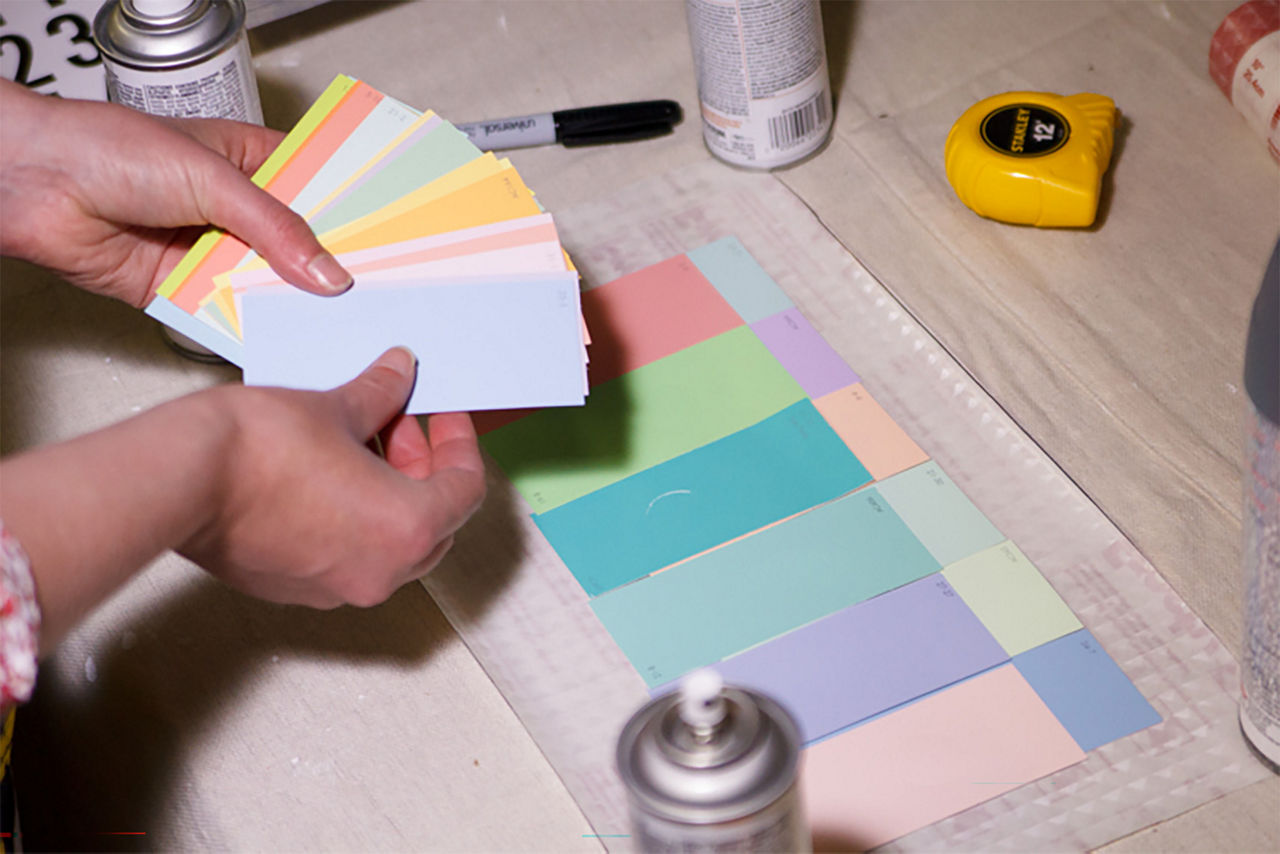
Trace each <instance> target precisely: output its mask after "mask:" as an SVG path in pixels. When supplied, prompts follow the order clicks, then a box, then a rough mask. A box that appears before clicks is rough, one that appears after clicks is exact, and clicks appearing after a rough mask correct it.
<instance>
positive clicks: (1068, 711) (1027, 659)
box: [1013, 629, 1162, 751]
mask: <svg viewBox="0 0 1280 854" xmlns="http://www.w3.org/2000/svg"><path fill="white" fill-rule="evenodd" d="M1013 664H1014V666H1015V667H1017V668H1018V672H1019V673H1021V674H1022V676H1023V678H1024V679H1026V680H1027V682H1029V683H1030V684H1031V687H1032V688H1033V689H1035V692H1036V693H1037V694H1038V695H1040V699H1042V700H1044V702H1045V705H1047V706H1048V707H1049V710H1050V711H1051V712H1053V714H1054V716H1055V717H1057V718H1058V720H1059V721H1061V722H1062V725H1063V726H1064V727H1066V729H1067V732H1069V733H1071V737H1072V738H1074V739H1075V740H1076V743H1077V744H1079V745H1080V749H1081V750H1086V751H1087V750H1093V749H1094V748H1095V747H1101V746H1102V745H1104V744H1108V743H1110V742H1112V741H1115V740H1116V739H1118V738H1124V737H1125V736H1126V735H1132V734H1133V733H1135V732H1137V731H1138V730H1142V729H1146V728H1147V727H1149V726H1152V725H1154V724H1158V723H1160V721H1161V720H1162V719H1161V717H1160V714H1159V713H1158V712H1157V711H1156V710H1155V709H1154V708H1152V706H1151V704H1150V703H1148V702H1147V700H1146V698H1145V697H1143V696H1142V693H1141V692H1140V691H1138V689H1137V688H1136V687H1135V686H1134V684H1133V683H1132V682H1130V681H1129V677H1128V676H1126V675H1125V674H1124V671H1123V670H1121V669H1120V666H1119V665H1117V664H1116V663H1115V661H1113V660H1112V659H1111V656H1109V655H1107V653H1106V650H1104V649H1103V648H1102V644H1100V643H1098V641H1097V639H1095V638H1094V636H1093V635H1092V634H1090V633H1089V630H1088V629H1081V630H1080V631H1078V632H1072V633H1071V634H1069V635H1065V636H1063V637H1060V638H1058V639H1057V640H1054V641H1050V642H1049V643H1046V644H1042V645H1041V646H1038V647H1035V648H1034V649H1029V650H1027V651H1026V652H1023V653H1020V654H1018V655H1015V656H1014V657H1013Z"/></svg>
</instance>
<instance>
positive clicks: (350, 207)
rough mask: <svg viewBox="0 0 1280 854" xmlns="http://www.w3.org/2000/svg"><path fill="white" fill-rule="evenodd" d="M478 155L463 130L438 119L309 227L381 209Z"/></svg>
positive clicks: (321, 228) (331, 225)
mask: <svg viewBox="0 0 1280 854" xmlns="http://www.w3.org/2000/svg"><path fill="white" fill-rule="evenodd" d="M479 156H480V149H478V148H476V147H475V146H474V145H473V144H472V143H471V140H470V139H468V138H467V135H466V134H465V133H463V132H462V131H460V130H458V129H457V128H455V127H454V126H453V125H451V124H449V123H448V122H441V123H440V124H439V125H437V126H436V127H435V128H434V129H432V130H431V132H430V133H427V134H424V135H423V136H422V138H421V139H419V140H418V141H417V142H415V143H413V144H412V145H409V146H406V147H405V150H404V151H403V152H401V153H400V154H399V155H398V156H396V157H395V160H393V161H392V162H390V163H388V164H387V165H385V166H383V167H382V168H381V169H380V170H379V171H378V173H377V174H375V175H373V176H372V177H370V178H369V179H368V180H367V181H365V182H364V183H363V184H361V185H360V186H358V187H355V188H354V189H352V190H351V192H349V193H347V194H346V195H344V196H343V197H342V198H340V199H338V200H337V201H336V202H334V204H333V206H332V207H330V208H328V209H327V210H325V211H324V212H323V213H322V214H320V215H319V216H318V217H316V218H315V220H314V221H313V222H312V223H311V229H312V230H313V231H314V232H315V233H316V234H323V233H325V232H326V231H330V230H332V229H335V228H337V227H339V226H342V225H346V224H347V223H349V222H352V221H353V220H357V219H359V218H360V217H362V216H366V215H368V214H371V213H373V212H374V211H377V210H381V209H382V208H385V207H386V206H387V205H389V204H391V203H392V202H394V201H396V200H397V199H399V198H401V197H402V196H406V195H408V194H409V193H411V192H412V191H414V190H417V189H418V188H420V187H423V186H426V185H427V184H430V183H431V182H432V181H434V180H436V179H437V178H442V177H444V176H445V175H447V174H449V173H450V172H452V171H453V170H454V169H457V168H458V167H460V166H464V165H466V164H467V163H470V162H471V161H472V160H475V159H476V158H477V157H479Z"/></svg>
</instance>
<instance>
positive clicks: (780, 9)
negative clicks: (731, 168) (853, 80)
mask: <svg viewBox="0 0 1280 854" xmlns="http://www.w3.org/2000/svg"><path fill="white" fill-rule="evenodd" d="M686 11H687V13H688V18H689V40H690V42H691V43H692V45H693V65H694V69H695V71H696V72H697V75H698V100H699V102H700V106H701V108H702V109H701V112H702V138H703V140H704V141H705V142H706V144H707V148H708V149H710V150H711V153H712V154H714V155H715V156H716V157H719V158H720V159H721V160H724V161H726V162H727V163H732V164H734V165H735V166H743V167H747V168H752V169H775V168H778V167H781V166H789V165H791V164H793V163H795V162H797V161H799V160H802V159H803V158H805V157H808V156H809V155H810V154H813V153H814V152H816V151H817V150H818V149H819V148H821V147H822V146H823V145H824V144H825V143H826V141H827V138H828V137H829V136H830V135H831V82H830V77H829V75H828V72H827V50H826V45H825V44H824V43H823V41H822V17H821V14H820V11H819V8H818V0H686Z"/></svg>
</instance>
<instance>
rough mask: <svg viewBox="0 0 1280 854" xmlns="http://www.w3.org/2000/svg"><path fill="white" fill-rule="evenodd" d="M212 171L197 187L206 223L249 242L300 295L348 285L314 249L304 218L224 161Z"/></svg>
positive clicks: (329, 256)
mask: <svg viewBox="0 0 1280 854" xmlns="http://www.w3.org/2000/svg"><path fill="white" fill-rule="evenodd" d="M215 157H216V156H215ZM217 159H218V160H221V158H217ZM217 172H218V174H217V175H216V177H214V178H212V179H211V180H210V181H208V182H206V184H205V186H204V187H203V188H202V191H203V195H204V196H205V199H204V200H203V206H204V208H205V211H206V214H207V216H208V219H209V222H210V223H212V224H213V225H216V226H218V227H219V228H221V229H224V230H225V231H229V232H230V233H232V234H234V235H235V236H236V237H238V238H240V239H241V240H242V241H244V242H245V243H247V244H249V246H250V247H252V248H253V250H254V251H255V252H257V253H258V254H259V255H261V256H262V258H263V260H265V261H266V262H267V263H268V264H270V265H271V268H272V269H273V270H275V271H276V273H278V274H279V275H280V278H282V279H284V280H285V281H286V282H289V283H290V284H292V285H295V286H297V287H299V288H301V289H302V290H304V291H310V292H311V293H315V294H321V295H323V296H331V295H333V294H339V293H342V292H343V291H345V290H347V289H348V288H350V287H351V283H352V278H351V274H350V273H348V272H347V271H346V270H345V269H344V268H343V267H342V265H341V264H339V263H338V261H337V259H335V258H334V257H333V255H332V254H330V253H329V251H328V250H326V249H325V248H324V247H323V246H321V245H320V241H319V240H317V239H316V235H315V232H313V231H312V230H311V226H309V225H308V224H307V221H306V220H305V219H303V218H302V217H301V216H299V215H298V214H296V213H295V212H293V211H292V210H290V209H289V207H288V206H287V205H285V204H284V203H283V202H281V201H280V200H279V199H277V198H275V197H274V196H272V195H271V194H270V193H268V192H267V191H265V190H263V189H261V188H260V187H258V186H257V185H256V184H254V183H253V182H252V181H250V180H249V179H248V178H247V177H246V176H245V175H243V174H242V173H240V172H239V171H238V170H237V169H236V168H235V167H234V166H232V165H231V164H230V163H228V162H227V161H225V160H222V161H221V163H220V164H219V165H218V170H217Z"/></svg>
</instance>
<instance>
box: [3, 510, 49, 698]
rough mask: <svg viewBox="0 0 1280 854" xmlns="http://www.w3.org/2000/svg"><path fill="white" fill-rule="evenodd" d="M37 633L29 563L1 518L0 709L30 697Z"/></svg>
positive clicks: (38, 616) (34, 591)
mask: <svg viewBox="0 0 1280 854" xmlns="http://www.w3.org/2000/svg"><path fill="white" fill-rule="evenodd" d="M39 636H40V607H39V605H37V604H36V584H35V578H34V577H33V576H32V575H31V563H30V562H29V561H28V560H27V553H26V552H24V551H23V550H22V546H21V545H20V544H19V543H18V540H17V539H16V538H15V537H13V536H12V535H11V534H10V533H9V531H8V530H7V529H6V528H5V526H4V522H3V521H0V711H7V710H8V709H11V708H12V707H14V706H15V705H17V704H18V703H24V702H26V701H27V700H28V699H30V697H31V689H32V688H34V687H35V684H36V651H37V649H38V638H39Z"/></svg>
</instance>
